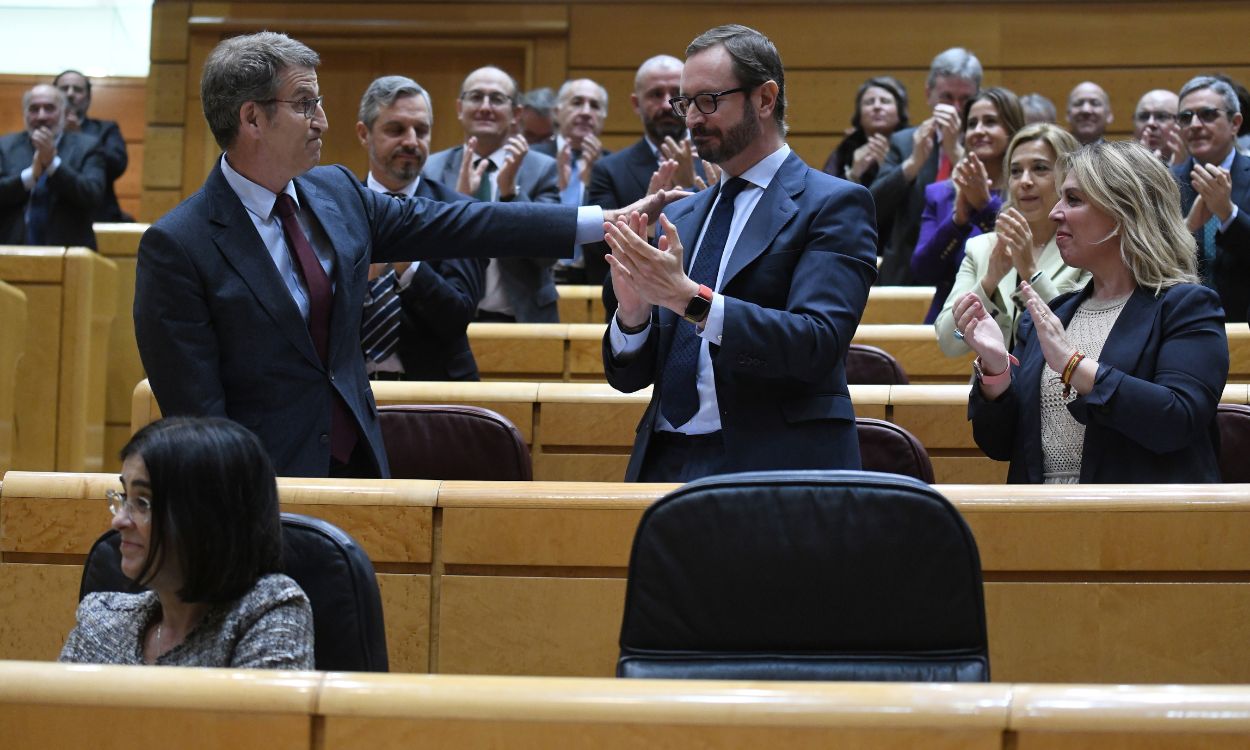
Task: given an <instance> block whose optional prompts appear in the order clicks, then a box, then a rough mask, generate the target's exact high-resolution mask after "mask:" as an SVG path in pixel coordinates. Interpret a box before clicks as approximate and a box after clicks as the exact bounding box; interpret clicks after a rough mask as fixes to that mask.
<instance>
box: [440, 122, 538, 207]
mask: <svg viewBox="0 0 1250 750" xmlns="http://www.w3.org/2000/svg"><path fill="white" fill-rule="evenodd" d="M476 150H477V136H471V137H470V138H469V140H468V141H466V142H465V144H464V152H463V153H462V154H461V156H460V175H459V177H458V178H457V179H456V190H457V191H459V192H461V193H464V194H465V195H473V194H474V193H476V192H477V189H478V188H479V187H481V185H482V180H484V179H486V168H487V167H489V166H490V161H489V160H488V159H485V158H482V159H479V160H478V163H477V164H476V165H474V163H473V161H474V160H475V159H477V158H478V157H477V153H476ZM504 150H505V151H507V154H506V155H505V156H504V161H503V166H502V167H500V168H499V173H498V174H496V175H495V187H496V188H498V190H499V199H500V200H504V199H506V198H511V197H513V196H514V195H516V175H517V171H519V170H520V169H521V161H522V160H523V159H525V155H526V154H527V153H529V150H530V145H529V143H527V142H526V140H525V138H523V137H521V136H519V135H514V136H511V137H509V138H508V140H507V141H505V142H504Z"/></svg>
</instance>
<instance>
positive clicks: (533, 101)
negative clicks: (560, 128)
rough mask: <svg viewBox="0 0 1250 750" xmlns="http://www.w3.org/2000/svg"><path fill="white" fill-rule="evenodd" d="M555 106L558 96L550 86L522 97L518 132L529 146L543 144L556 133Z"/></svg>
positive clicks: (526, 93) (529, 92)
mask: <svg viewBox="0 0 1250 750" xmlns="http://www.w3.org/2000/svg"><path fill="white" fill-rule="evenodd" d="M555 106H556V94H555V92H554V91H552V90H551V87H550V86H543V87H542V88H540V89H533V90H530V91H527V92H525V94H523V95H522V96H521V116H520V117H518V118H517V130H519V131H520V133H521V136H522V137H523V138H525V141H526V142H527V143H529V145H531V146H533V145H534V144H536V143H542V142H543V141H545V140H547V139H548V138H550V137H551V136H552V134H554V133H555V132H556V118H555V114H553V112H552V110H554V109H555Z"/></svg>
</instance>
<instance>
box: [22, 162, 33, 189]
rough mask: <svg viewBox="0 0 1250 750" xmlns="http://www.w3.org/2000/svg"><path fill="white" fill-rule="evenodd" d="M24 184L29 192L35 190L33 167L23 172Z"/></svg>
mask: <svg viewBox="0 0 1250 750" xmlns="http://www.w3.org/2000/svg"><path fill="white" fill-rule="evenodd" d="M22 184H23V185H25V186H26V189H27V190H28V191H29V190H34V189H35V170H34V169H32V168H31V167H27V168H25V169H23V170H22Z"/></svg>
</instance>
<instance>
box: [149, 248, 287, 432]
mask: <svg viewBox="0 0 1250 750" xmlns="http://www.w3.org/2000/svg"><path fill="white" fill-rule="evenodd" d="M205 293H206V291H205V289H204V285H203V282H202V281H201V279H200V278H199V277H198V274H197V272H196V269H195V265H194V263H193V262H192V261H191V258H190V254H189V252H188V250H187V248H185V247H183V246H182V245H181V244H180V243H179V242H178V241H177V240H175V239H174V238H173V237H172V236H171V235H170V234H169V233H167V232H166V231H165V230H164V229H163V228H162V227H160V226H159V225H155V226H152V227H151V228H149V229H148V230H147V231H146V232H144V233H143V237H142V238H141V239H140V240H139V259H138V267H137V270H136V273H135V303H134V319H135V340H136V342H137V343H138V345H139V358H140V359H141V360H142V361H143V369H144V371H146V372H147V375H148V382H149V383H150V384H151V386H152V392H153V393H154V394H155V395H156V401H157V403H159V404H160V407H161V412H162V414H164V415H165V416H167V417H168V416H174V415H190V416H217V417H224V416H227V415H226V399H225V388H224V386H223V384H222V381H221V374H220V365H219V351H218V345H217V335H216V333H215V331H214V330H213V320H212V313H211V311H210V309H209V306H208V301H207V299H206V297H205ZM257 354H258V355H261V354H263V352H257Z"/></svg>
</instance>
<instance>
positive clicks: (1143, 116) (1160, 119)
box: [1133, 109, 1176, 125]
mask: <svg viewBox="0 0 1250 750" xmlns="http://www.w3.org/2000/svg"><path fill="white" fill-rule="evenodd" d="M1133 119H1134V120H1137V121H1138V122H1139V123H1141V124H1142V125H1145V124H1146V123H1148V122H1150V121H1151V120H1152V119H1153V120H1154V121H1155V122H1157V123H1168V122H1172V121H1173V120H1175V119H1176V115H1174V114H1172V113H1171V112H1151V111H1149V110H1145V109H1143V110H1142V111H1141V112H1138V113H1137V114H1135V115H1133Z"/></svg>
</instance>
